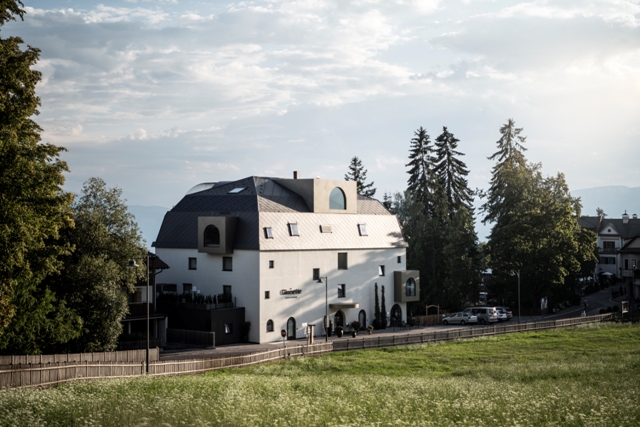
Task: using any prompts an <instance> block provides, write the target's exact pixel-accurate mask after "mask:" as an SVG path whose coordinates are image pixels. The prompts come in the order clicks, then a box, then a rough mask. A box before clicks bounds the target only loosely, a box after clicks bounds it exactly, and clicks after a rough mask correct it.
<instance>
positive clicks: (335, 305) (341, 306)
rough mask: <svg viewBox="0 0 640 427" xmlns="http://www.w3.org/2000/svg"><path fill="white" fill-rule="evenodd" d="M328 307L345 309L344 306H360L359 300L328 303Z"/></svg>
mask: <svg viewBox="0 0 640 427" xmlns="http://www.w3.org/2000/svg"><path fill="white" fill-rule="evenodd" d="M329 308H335V309H336V310H341V309H346V308H360V303H359V302H344V303H340V304H329Z"/></svg>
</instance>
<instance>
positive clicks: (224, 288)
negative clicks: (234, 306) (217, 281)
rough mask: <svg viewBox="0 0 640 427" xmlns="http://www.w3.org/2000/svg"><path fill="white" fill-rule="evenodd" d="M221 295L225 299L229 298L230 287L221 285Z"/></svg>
mask: <svg viewBox="0 0 640 427" xmlns="http://www.w3.org/2000/svg"><path fill="white" fill-rule="evenodd" d="M222 293H223V294H224V296H225V297H227V298H229V299H230V298H231V285H222Z"/></svg>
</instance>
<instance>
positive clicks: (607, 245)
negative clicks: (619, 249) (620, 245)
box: [602, 242, 616, 249]
mask: <svg viewBox="0 0 640 427" xmlns="http://www.w3.org/2000/svg"><path fill="white" fill-rule="evenodd" d="M602 247H603V248H604V249H615V248H616V242H602Z"/></svg>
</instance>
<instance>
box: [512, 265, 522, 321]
mask: <svg viewBox="0 0 640 427" xmlns="http://www.w3.org/2000/svg"><path fill="white" fill-rule="evenodd" d="M515 274H517V275H518V323H520V269H517V270H515V271H512V272H511V275H512V276H513V275H515Z"/></svg>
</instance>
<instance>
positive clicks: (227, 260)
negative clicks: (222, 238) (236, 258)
mask: <svg viewBox="0 0 640 427" xmlns="http://www.w3.org/2000/svg"><path fill="white" fill-rule="evenodd" d="M222 271H233V258H231V257H230V256H225V257H222Z"/></svg>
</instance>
